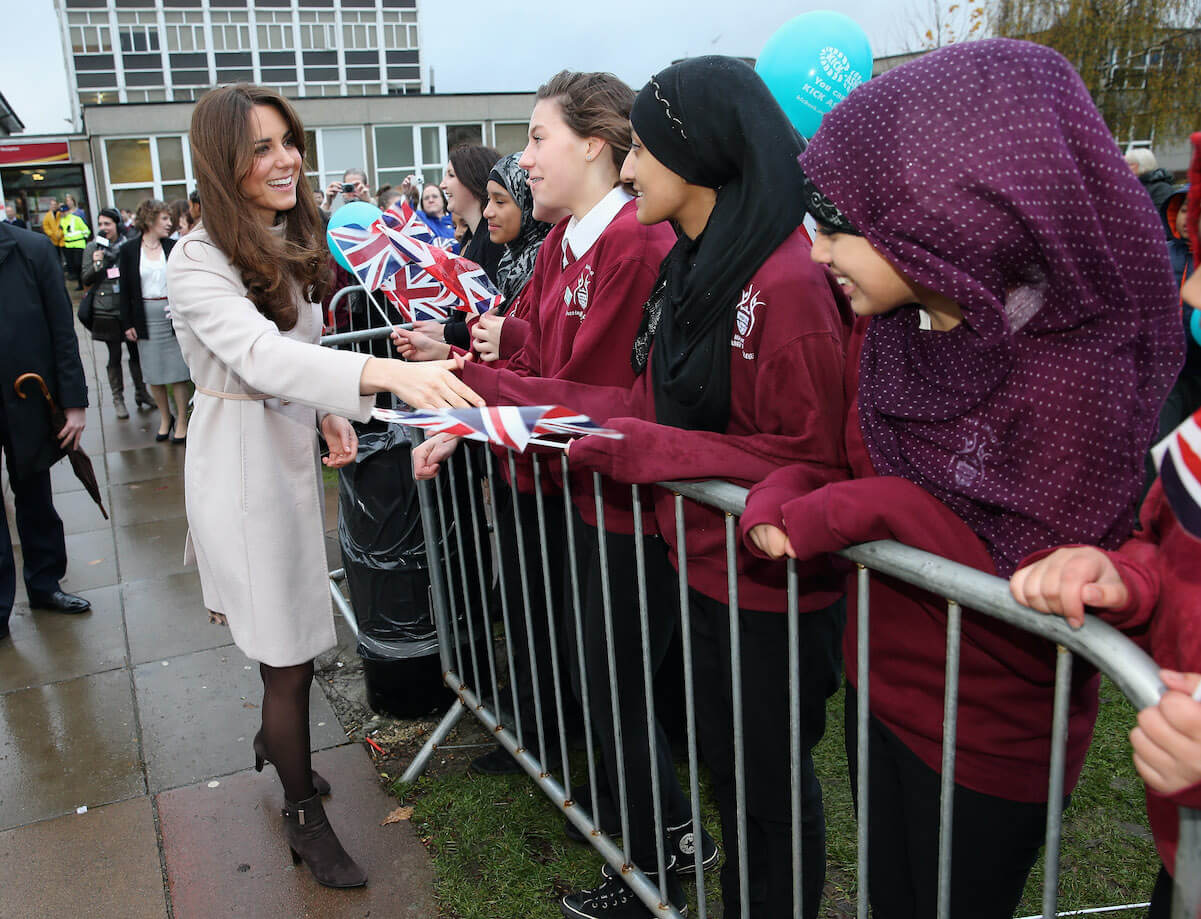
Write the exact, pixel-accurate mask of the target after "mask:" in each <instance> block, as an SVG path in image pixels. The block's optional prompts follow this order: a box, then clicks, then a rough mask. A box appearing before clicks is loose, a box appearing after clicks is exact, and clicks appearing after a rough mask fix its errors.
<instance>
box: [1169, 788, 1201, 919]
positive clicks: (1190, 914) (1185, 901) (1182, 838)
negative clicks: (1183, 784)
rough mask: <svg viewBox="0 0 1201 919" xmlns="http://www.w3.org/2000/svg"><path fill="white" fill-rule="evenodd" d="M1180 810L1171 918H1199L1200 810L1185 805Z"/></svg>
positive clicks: (1200, 891) (1200, 887) (1200, 877)
mask: <svg viewBox="0 0 1201 919" xmlns="http://www.w3.org/2000/svg"><path fill="white" fill-rule="evenodd" d="M1179 813H1180V835H1179V836H1178V837H1177V841H1176V873H1175V875H1174V879H1175V883H1174V885H1173V890H1172V919H1196V916H1197V910H1198V907H1201V811H1196V810H1193V809H1191V808H1188V807H1182V808H1180V809H1179Z"/></svg>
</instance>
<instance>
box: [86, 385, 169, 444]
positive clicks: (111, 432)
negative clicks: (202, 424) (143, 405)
mask: <svg viewBox="0 0 1201 919" xmlns="http://www.w3.org/2000/svg"><path fill="white" fill-rule="evenodd" d="M125 402H126V405H127V407H128V408H129V419H128V420H127V421H120V420H118V419H117V418H115V417H114V418H113V419H112V420H111V421H109V420H107V419H106V420H105V422H104V449H105V450H106V451H108V452H110V453H112V452H121V451H123V450H140V449H143V448H152V449H155V450H162V451H169V450H179V449H180V447H179V445H177V444H171V443H165V442H161V441H156V440H155V439H154V435H155V434H157V433H158V410H157V409H143V410H142V411H140V412H138V411H134V407H133V395H132V394H131V393H128V392H127V393H126V394H125Z"/></svg>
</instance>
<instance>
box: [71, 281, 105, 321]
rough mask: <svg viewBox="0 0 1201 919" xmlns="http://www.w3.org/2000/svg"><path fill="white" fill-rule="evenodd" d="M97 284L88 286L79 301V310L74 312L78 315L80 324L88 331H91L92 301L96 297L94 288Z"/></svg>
mask: <svg viewBox="0 0 1201 919" xmlns="http://www.w3.org/2000/svg"><path fill="white" fill-rule="evenodd" d="M99 286H100V285H99V284H93V285H92V286H91V287H89V288H88V292H87V293H86V294H84V295H83V299H82V300H80V301H79V312H78V313H77V314H76V315H77V316H78V317H79V323H80V325H82V326H83V327H84V328H85V329H87V330H88V331H89V332H90V331H92V320H93V317H94V315H95V314H94V312H93V307H94V304H93V301H94V300H95V299H96V288H97V287H99Z"/></svg>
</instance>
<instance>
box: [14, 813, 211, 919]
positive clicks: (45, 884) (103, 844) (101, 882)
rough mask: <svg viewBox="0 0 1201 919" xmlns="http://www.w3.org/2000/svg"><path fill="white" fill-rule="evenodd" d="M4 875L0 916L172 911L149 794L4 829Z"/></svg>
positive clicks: (157, 916) (103, 916) (155, 917)
mask: <svg viewBox="0 0 1201 919" xmlns="http://www.w3.org/2000/svg"><path fill="white" fill-rule="evenodd" d="M0 877H3V878H4V894H3V896H0V919H62V917H64V916H87V917H90V919H118V917H120V919H164V917H165V916H166V912H167V909H166V897H165V896H164V892H163V875H162V868H161V867H160V864H159V854H158V844H157V841H156V838H155V831H154V814H153V811H152V807H151V803H150V799H149V798H146V797H142V798H135V799H134V800H132V801H123V802H121V803H120V804H110V805H108V806H107V807H99V808H88V811H87V813H85V814H74V813H72V814H70V815H68V816H66V817H59V818H58V819H56V820H47V821H45V822H42V823H35V824H33V825H31V826H23V827H19V828H17V829H13V830H8V831H6V832H3V833H0ZM213 915H216V914H213ZM226 915H230V916H232V915H235V914H234V913H228V914H226Z"/></svg>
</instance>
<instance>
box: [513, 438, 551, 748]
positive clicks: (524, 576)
mask: <svg viewBox="0 0 1201 919" xmlns="http://www.w3.org/2000/svg"><path fill="white" fill-rule="evenodd" d="M509 481H510V482H512V483H513V530H514V532H515V533H516V534H517V567H518V569H519V570H520V572H521V599H522V601H523V603H524V606H525V643H526V648H527V650H528V653H529V655H530V682H531V683H532V684H533V687H534V722H535V727H536V728H537V733H538V761H539V762H540V763H542V768H543V769H544V770H545V769H546V731H545V728H544V727H543V724H542V693H541V692H540V691H539V690H540V688H541V685H542V684H541V683H540V682H539V677H538V658H537V656H536V655H535V653H534V614H533V612H532V610H531V609H530V574H529V566H528V565H527V564H526V558H525V527H524V525H523V524H522V522H521V504H520V502H519V501H518V500H517V460H516V458H515V457H514V455H513V451H512V450H510V451H509ZM517 741H518V743H520V744H521V745H522V746H523V747H525V746H526V743H525V741H524V740H523V739H522V738H521V737H518V738H517Z"/></svg>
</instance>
